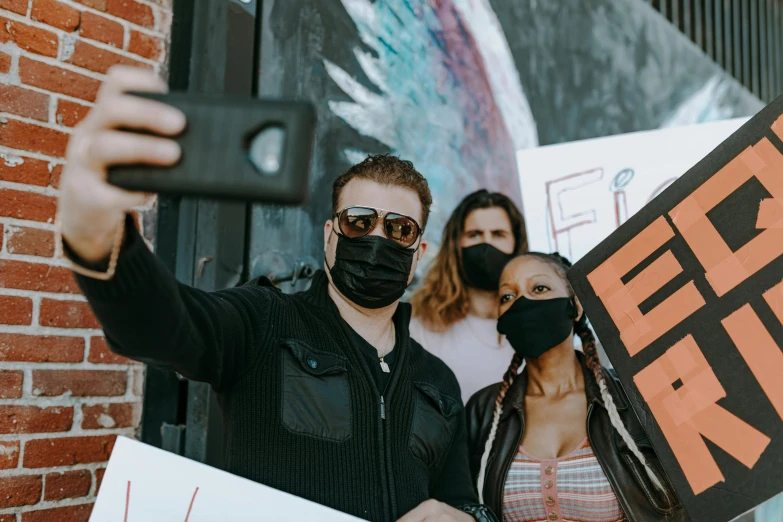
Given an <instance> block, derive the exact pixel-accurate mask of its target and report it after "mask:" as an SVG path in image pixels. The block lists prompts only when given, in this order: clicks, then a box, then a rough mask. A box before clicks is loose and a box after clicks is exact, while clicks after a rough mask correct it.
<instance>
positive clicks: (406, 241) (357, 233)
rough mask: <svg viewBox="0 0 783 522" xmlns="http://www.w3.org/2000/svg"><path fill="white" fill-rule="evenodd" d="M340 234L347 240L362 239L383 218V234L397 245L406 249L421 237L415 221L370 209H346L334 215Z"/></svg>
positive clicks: (403, 216) (395, 213) (407, 217)
mask: <svg viewBox="0 0 783 522" xmlns="http://www.w3.org/2000/svg"><path fill="white" fill-rule="evenodd" d="M334 217H335V218H337V226H338V227H339V229H340V233H342V234H343V235H344V236H346V237H349V238H357V237H363V236H366V235H367V234H369V233H370V232H372V231H373V230H374V229H375V225H376V224H377V223H378V218H383V227H382V228H383V234H384V235H385V236H386V238H387V239H391V240H392V241H394V242H395V243H397V244H398V245H400V246H402V247H405V248H408V247H410V246H412V245H413V244H414V243H416V240H417V239H419V236H421V227H420V226H419V224H418V223H417V222H416V220H415V219H413V218H412V217H409V216H405V215H403V214H399V213H397V212H391V211H389V210H384V209H381V208H372V207H359V206H355V207H347V208H344V209H342V210H340V211H339V212H337V213H335V215H334Z"/></svg>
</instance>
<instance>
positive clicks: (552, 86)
mask: <svg viewBox="0 0 783 522" xmlns="http://www.w3.org/2000/svg"><path fill="white" fill-rule="evenodd" d="M263 9H264V17H263V28H262V35H263V37H262V42H261V62H262V63H261V71H262V72H261V76H260V90H261V93H262V95H271V96H286V97H291V96H295V97H299V98H305V99H310V100H312V101H314V102H315V103H316V105H317V107H318V112H319V125H318V130H317V136H316V144H317V145H316V150H315V156H314V167H313V171H312V177H313V179H312V182H311V194H312V196H313V197H312V198H311V200H310V202H309V203H308V205H307V207H305V208H301V209H278V208H270V207H258V208H256V210H255V211H254V236H255V237H254V239H253V242H252V245H253V252H252V255H251V259H252V260H254V262H255V263H256V265H257V266H256V267H255V268H254V273H263V272H264V271H267V272H268V271H279V270H286V269H288V267H290V266H291V265H292V263H293V262H294V261H295V260H296V259H299V258H302V259H306V260H308V261H309V262H311V263H314V264H316V265H318V266H320V264H321V263H322V261H321V260H322V254H321V252H322V248H323V239H322V229H323V222H324V221H325V220H326V219H327V218H328V216H329V214H330V201H329V199H328V198H325V197H323V195H324V194H328V193H329V191H330V189H331V183H332V181H333V180H334V178H335V177H336V176H337V175H338V174H339V173H341V172H343V171H344V170H345V169H346V168H347V167H348V166H350V165H351V164H353V163H355V162H357V161H359V160H361V159H362V158H364V157H365V155H366V154H368V153H378V152H391V153H394V154H398V155H400V156H401V157H403V158H405V159H409V160H411V161H413V163H414V164H415V166H416V167H417V168H418V169H419V170H420V171H421V172H422V173H424V175H425V176H426V177H427V179H428V181H429V182H430V185H431V187H432V191H433V194H434V200H435V201H434V205H433V213H432V217H431V219H430V226H429V227H428V231H427V234H426V236H427V238H428V239H429V241H430V242H431V243H432V247H433V248H431V249H430V250H429V255H430V256H431V255H432V254H434V252H435V251H436V250H437V246H438V245H437V243H438V241H439V236H440V232H441V230H442V227H443V224H444V223H445V221H446V219H447V218H448V215H449V214H450V212H451V210H452V209H453V208H454V206H455V205H456V203H457V202H458V201H459V200H460V199H461V198H462V197H464V196H465V195H466V194H467V193H469V192H472V191H474V190H476V189H478V188H482V187H484V188H488V189H490V190H497V191H502V192H504V193H506V194H508V195H509V196H510V197H512V198H513V199H514V200H516V201H517V202H520V203H521V197H520V187H519V184H518V169H517V165H516V152H517V151H519V150H523V149H527V148H530V147H536V146H538V145H539V144H540V145H547V144H553V143H562V142H568V141H573V140H579V139H586V138H594V137H599V136H608V135H614V134H620V133H626V132H633V131H639V130H648V129H655V128H660V127H667V126H678V125H684V124H689V123H696V122H704V121H713V120H718V119H725V118H730V117H737V116H747V115H750V114H752V113H754V112H755V111H756V110H758V109H759V108H760V107H761V104H760V102H759V101H758V100H757V99H755V98H754V97H753V96H752V95H751V94H750V93H748V92H747V91H746V90H745V89H744V88H742V87H741V86H740V85H739V84H737V83H736V82H735V81H733V80H732V79H730V78H729V77H727V76H726V75H725V74H724V73H723V72H722V71H721V70H720V69H719V68H718V67H717V66H716V65H715V64H714V63H712V62H711V61H710V60H709V59H708V58H707V57H706V56H705V55H704V54H703V53H702V52H701V51H700V50H699V49H698V48H697V47H696V46H694V45H693V44H692V43H691V42H690V41H688V40H687V39H686V38H685V37H684V36H683V35H681V34H680V33H679V32H678V31H677V30H676V29H675V28H674V27H673V26H671V25H670V24H669V23H668V22H667V21H666V20H665V19H664V18H662V17H661V16H660V15H659V14H658V13H657V12H655V11H654V10H652V9H651V8H650V7H649V6H647V5H645V4H644V2H640V1H639V0H593V1H591V2H543V1H540V0H526V1H514V2H509V1H508V0H286V1H285V2H283V1H282V0H274V1H272V0H270V1H267V2H264V4H263ZM521 190H522V191H524V190H525V187H524V186H523V187H521ZM523 210H524V209H523ZM292 231H294V232H293V233H292ZM270 245H274V246H273V247H272V248H270ZM274 267H277V269H275V268H274Z"/></svg>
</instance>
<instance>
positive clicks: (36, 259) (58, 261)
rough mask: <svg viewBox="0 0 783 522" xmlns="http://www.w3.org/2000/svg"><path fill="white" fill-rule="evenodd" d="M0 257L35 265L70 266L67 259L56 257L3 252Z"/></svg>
mask: <svg viewBox="0 0 783 522" xmlns="http://www.w3.org/2000/svg"><path fill="white" fill-rule="evenodd" d="M0 259H3V260H8V261H22V262H25V263H32V264H36V265H49V266H53V267H64V268H68V267H70V266H71V265H70V263H69V262H68V260H67V259H63V258H56V257H40V256H31V255H28V254H8V253H4V254H3V255H2V256H0Z"/></svg>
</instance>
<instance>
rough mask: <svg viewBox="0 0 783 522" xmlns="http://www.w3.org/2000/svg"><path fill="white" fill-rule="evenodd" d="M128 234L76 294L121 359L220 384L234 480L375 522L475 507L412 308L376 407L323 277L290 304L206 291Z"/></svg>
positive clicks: (451, 387) (265, 294)
mask: <svg viewBox="0 0 783 522" xmlns="http://www.w3.org/2000/svg"><path fill="white" fill-rule="evenodd" d="M128 223H130V221H129V222H128ZM126 229H127V239H126V242H125V244H124V246H123V251H122V253H121V255H120V258H119V263H118V266H117V272H116V274H115V276H114V278H113V279H111V280H110V281H100V280H96V279H89V278H85V277H81V276H77V280H78V282H79V285H80V287H81V288H82V291H83V292H84V294H85V295H86V296H87V299H88V300H89V302H90V305H91V306H92V308H93V310H94V312H95V315H96V316H97V317H98V319H99V321H100V323H101V325H102V326H103V329H104V331H105V333H106V337H107V340H108V342H109V345H110V347H111V348H112V350H113V351H115V352H116V353H118V354H121V355H124V356H126V357H129V358H131V359H135V360H138V361H142V362H145V363H148V364H151V365H156V366H158V367H163V368H167V369H170V370H174V371H176V372H178V373H180V374H181V375H183V376H185V377H187V378H189V379H193V380H197V381H204V382H208V383H210V384H211V385H212V387H213V388H214V389H215V391H216V392H217V394H218V398H219V403H220V406H221V409H222V413H223V425H224V429H225V441H226V445H225V448H224V454H225V469H226V470H227V471H229V472H231V473H233V474H236V475H239V476H241V477H246V478H248V479H250V480H254V481H256V482H260V483H263V484H266V485H268V486H271V487H273V488H276V489H279V490H282V491H286V492H288V493H291V494H294V495H297V496H300V497H303V498H306V499H309V500H312V501H314V502H317V503H319V504H323V505H325V506H329V507H332V508H334V509H337V510H339V511H343V512H345V513H349V514H351V515H354V516H357V517H360V518H364V519H367V520H372V521H395V520H397V519H398V518H399V517H400V516H402V515H404V514H405V513H407V512H408V511H410V510H411V509H413V508H415V507H416V506H417V505H419V504H420V503H421V502H423V501H425V500H427V499H429V498H434V499H436V500H440V501H442V502H445V503H447V504H450V505H452V506H454V507H466V508H468V509H470V508H471V507H472V508H474V509H475V508H476V507H477V499H476V495H475V491H474V487H473V485H472V484H471V479H470V470H469V466H468V452H467V443H466V432H465V415H464V408H463V405H462V401H461V399H460V390H459V385H458V384H457V380H456V378H455V377H454V374H453V373H452V372H451V371H450V370H449V369H448V367H447V366H446V365H445V364H444V363H443V362H441V361H440V360H439V359H438V358H436V357H435V356H433V355H431V354H429V353H428V352H427V351H425V350H424V349H423V348H422V347H421V346H420V345H419V344H418V343H417V342H415V341H413V340H411V339H410V336H409V333H408V322H409V320H410V306H409V305H407V304H401V305H400V306H399V307H398V309H397V312H396V314H395V317H394V321H395V325H396V329H397V335H398V337H399V345H398V349H399V353H398V354H397V359H396V362H395V365H394V369H393V375H392V377H391V380H390V382H389V384H388V387H387V388H386V391H385V392H384V396H383V397H381V395H380V393H379V392H378V388H377V386H376V383H375V381H374V380H373V377H372V374H371V373H370V369H369V367H368V362H367V361H366V360H365V358H364V357H363V356H362V354H361V353H360V351H359V349H358V347H356V346H354V345H352V343H351V342H350V341H349V339H348V338H347V337H346V335H345V332H344V330H343V325H341V321H343V320H342V318H341V317H340V315H339V312H338V310H337V308H336V306H335V304H334V302H333V301H332V300H331V298H330V297H329V295H328V292H327V285H328V281H327V277H326V275H325V274H324V273H323V272H321V271H319V272H318V273H317V274H316V276H315V278H314V280H313V282H312V286H311V288H310V289H309V290H308V291H306V292H301V293H297V294H293V295H287V294H284V293H282V292H280V291H279V290H277V289H276V288H274V287H273V286H272V285H271V284H270V283H269V282H268V281H267V280H265V279H260V280H255V281H252V282H250V283H248V284H246V285H243V286H241V287H238V288H232V289H226V290H221V291H218V292H213V293H208V292H204V291H201V290H197V289H194V288H191V287H188V286H186V285H183V284H181V283H179V282H177V280H176V279H175V278H174V277H173V276H172V275H171V274H170V273H169V272H168V271H167V270H166V268H165V267H164V266H163V265H162V264H161V263H160V262H159V261H158V260H157V258H156V257H155V256H154V255H153V254H152V253H151V252H150V251H149V250H148V249H147V248H146V246H145V245H144V242H143V241H142V240H141V238H140V236H139V235H138V232H137V231H136V229H135V228H134V227H133V226H132V225H128V226H127V227H126ZM71 256H72V257H74V256H73V255H72V253H71ZM75 261H78V259H75ZM474 516H476V518H478V519H479V520H490V519H489V518H483V517H482V515H480V514H479V515H474Z"/></svg>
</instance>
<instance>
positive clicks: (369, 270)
mask: <svg viewBox="0 0 783 522" xmlns="http://www.w3.org/2000/svg"><path fill="white" fill-rule="evenodd" d="M335 234H336V233H335ZM336 235H337V252H336V255H335V259H334V265H333V266H332V267H331V268H329V273H330V274H331V276H332V283H334V286H336V287H337V289H338V290H339V291H340V293H341V294H343V295H344V296H345V297H346V298H347V299H350V300H351V301H352V302H354V303H356V304H357V305H359V306H362V307H364V308H383V307H384V306H389V305H390V304H392V303H393V302H394V301H396V300H398V299H399V298H401V297H402V296H403V294H404V293H405V289H406V288H408V278H409V277H410V273H411V266H413V254H415V253H416V250H418V249H416V250H410V249H408V248H404V247H401V246H400V245H398V244H397V243H395V242H394V241H391V240H390V239H386V238H385V237H381V236H363V237H356V238H348V237H345V236H343V235H342V234H336ZM327 266H329V265H328V264H327Z"/></svg>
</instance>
